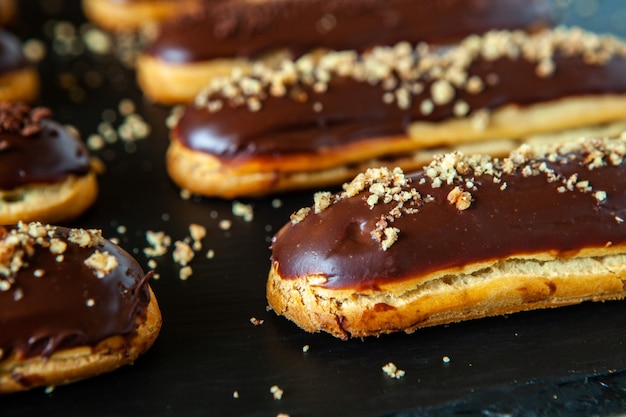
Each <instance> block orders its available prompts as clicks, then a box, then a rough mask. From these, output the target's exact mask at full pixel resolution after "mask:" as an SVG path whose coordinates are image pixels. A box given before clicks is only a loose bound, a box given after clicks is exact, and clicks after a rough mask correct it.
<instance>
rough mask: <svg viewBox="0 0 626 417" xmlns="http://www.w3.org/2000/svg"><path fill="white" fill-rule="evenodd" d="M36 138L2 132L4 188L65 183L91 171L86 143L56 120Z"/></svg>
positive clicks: (0, 148) (0, 150) (45, 123)
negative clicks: (72, 177) (75, 176)
mask: <svg viewBox="0 0 626 417" xmlns="http://www.w3.org/2000/svg"><path fill="white" fill-rule="evenodd" d="M40 123H41V127H42V129H41V131H40V132H38V133H36V134H35V135H32V136H24V135H22V134H20V133H17V132H7V131H2V130H0V189H4V190H11V189H13V188H17V187H21V186H25V185H29V184H37V183H54V182H58V181H62V180H64V179H65V178H67V177H68V175H71V174H75V175H85V174H86V173H87V172H89V169H90V165H89V154H88V152H87V149H86V147H85V146H84V144H83V143H82V142H81V141H80V140H78V139H77V138H76V137H74V136H73V135H72V134H71V133H70V132H69V131H68V130H67V129H65V128H63V127H62V126H60V125H59V124H58V123H56V122H54V121H52V120H42V121H41V122H40Z"/></svg>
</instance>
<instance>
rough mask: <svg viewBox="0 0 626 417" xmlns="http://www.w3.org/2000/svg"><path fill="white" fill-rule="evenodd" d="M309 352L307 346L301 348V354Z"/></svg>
mask: <svg viewBox="0 0 626 417" xmlns="http://www.w3.org/2000/svg"><path fill="white" fill-rule="evenodd" d="M308 351H309V345H304V346H302V352H304V353H307V352H308Z"/></svg>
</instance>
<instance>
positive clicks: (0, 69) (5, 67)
mask: <svg viewBox="0 0 626 417" xmlns="http://www.w3.org/2000/svg"><path fill="white" fill-rule="evenodd" d="M26 64H27V61H26V58H25V57H24V54H23V53H22V43H21V42H20V40H19V39H18V38H17V37H16V36H15V35H13V34H12V33H10V32H7V31H5V30H2V29H0V74H1V73H4V72H8V71H12V70H16V69H19V68H23V67H24V66H25V65H26Z"/></svg>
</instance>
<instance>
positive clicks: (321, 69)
mask: <svg viewBox="0 0 626 417" xmlns="http://www.w3.org/2000/svg"><path fill="white" fill-rule="evenodd" d="M624 71H626V43H624V42H623V41H621V40H619V39H617V38H613V37H609V36H600V35H597V34H593V33H590V32H586V31H583V30H581V29H577V28H570V29H566V28H558V29H555V30H545V31H541V32H539V33H536V34H527V33H525V32H522V31H513V32H511V31H492V32H488V33H486V34H485V35H482V36H477V35H472V36H469V37H467V38H465V39H464V40H463V41H461V42H460V43H459V44H458V45H456V46H452V47H440V46H436V45H429V44H426V43H420V44H419V45H417V46H415V47H413V46H411V45H410V44H408V43H399V44H397V45H395V46H393V47H377V48H373V49H372V50H370V51H368V52H366V53H363V54H357V53H355V52H353V51H337V52H335V51H331V52H325V53H323V54H312V55H305V56H302V57H301V58H299V59H298V60H296V61H291V60H285V61H283V62H282V63H281V64H280V65H279V66H278V67H277V68H270V67H266V66H257V67H255V70H254V71H253V72H252V73H251V74H249V75H243V74H238V75H232V76H231V77H229V78H224V79H218V80H215V81H214V82H213V83H211V84H210V85H209V86H208V88H207V89H205V90H204V91H203V92H202V93H201V94H199V95H198V96H197V98H196V101H195V102H194V103H192V104H190V105H188V106H186V107H185V108H184V111H183V112H182V115H181V116H180V117H179V119H178V121H177V123H176V124H175V125H174V126H173V128H172V131H171V144H170V147H169V150H168V155H167V165H168V170H169V173H170V175H171V177H172V178H173V179H174V181H175V182H176V183H178V184H179V185H180V186H181V187H182V188H185V189H187V190H189V191H191V192H193V193H197V194H202V195H208V196H220V197H226V198H233V197H237V196H242V195H263V194H269V193H274V192H278V191H284V190H293V189H298V188H304V187H320V186H327V185H330V184H341V182H343V181H346V180H348V179H349V178H350V177H351V176H354V175H356V173H357V172H359V171H356V172H355V170H364V169H365V168H366V167H372V166H380V165H382V164H385V165H387V166H399V167H401V168H403V169H404V170H407V171H408V170H413V169H417V168H419V167H420V166H421V165H422V164H424V163H425V162H426V163H427V162H428V159H427V158H429V157H430V156H432V151H433V149H441V148H446V147H447V148H450V147H458V146H460V145H463V146H469V147H470V148H471V147H474V148H477V147H478V148H480V147H482V149H483V150H484V152H488V153H492V154H495V155H498V156H504V155H506V154H507V153H508V152H509V151H510V150H512V149H513V148H514V147H515V146H516V141H521V140H528V139H529V137H531V136H534V135H546V134H547V136H548V137H546V138H544V139H545V140H549V139H551V137H555V136H558V137H559V139H563V138H566V137H567V133H568V132H569V131H570V130H571V129H579V128H589V127H593V128H596V127H599V126H600V125H602V128H606V127H607V126H606V125H609V124H613V123H618V124H621V125H622V126H621V127H620V126H618V128H623V121H624V120H626V78H624V77H623V76H622V74H623V73H624ZM608 127H612V126H608ZM481 152H482V151H481Z"/></svg>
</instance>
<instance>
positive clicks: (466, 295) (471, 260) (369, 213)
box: [267, 136, 626, 339]
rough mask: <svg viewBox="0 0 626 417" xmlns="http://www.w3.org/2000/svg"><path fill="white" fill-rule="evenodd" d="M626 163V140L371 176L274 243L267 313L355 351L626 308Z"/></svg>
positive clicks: (442, 158) (443, 161)
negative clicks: (405, 339) (373, 342)
mask: <svg viewBox="0 0 626 417" xmlns="http://www.w3.org/2000/svg"><path fill="white" fill-rule="evenodd" d="M625 156H626V136H622V137H620V138H612V139H581V140H578V141H570V142H568V143H566V144H561V145H542V146H534V147H533V146H530V145H523V146H522V147H520V148H519V149H517V150H515V151H513V152H512V153H511V154H510V155H509V156H508V157H506V158H501V159H499V158H492V157H489V156H485V155H472V156H470V155H464V154H461V153H449V154H443V155H439V156H437V157H435V158H434V159H433V160H432V162H431V163H430V164H428V165H427V166H426V167H424V168H423V169H421V170H418V171H416V172H414V173H412V174H406V175H405V174H404V173H403V171H402V170H401V169H399V168H396V169H388V168H378V169H370V170H367V171H366V172H364V173H361V174H359V175H357V176H356V177H355V178H354V179H353V180H352V181H351V182H348V183H346V184H345V185H344V186H343V190H342V191H341V192H338V193H335V194H331V193H328V192H319V193H316V194H315V199H314V202H315V204H314V205H313V206H312V207H306V208H303V209H301V210H299V211H297V212H296V213H294V214H293V215H292V217H291V221H290V222H289V223H287V224H286V225H285V226H284V227H283V228H282V229H281V230H280V231H279V232H278V233H277V234H276V235H275V236H274V238H273V240H272V244H271V249H272V254H271V270H270V272H269V279H268V282H267V298H268V301H269V305H270V307H271V308H272V309H273V310H274V311H275V312H276V313H277V314H279V315H283V316H285V317H287V318H288V319H290V320H292V321H293V322H295V323H296V324H297V325H298V326H300V327H301V328H302V329H304V330H306V331H309V332H319V331H323V332H328V333H330V334H332V335H333V336H336V337H338V338H341V339H348V338H350V337H364V336H377V335H381V334H385V333H391V332H397V331H404V332H407V333H411V332H413V331H414V330H416V329H418V328H422V327H426V326H434V325H440V324H446V323H452V322H458V321H463V320H469V319H478V318H482V317H487V316H496V315H502V314H509V313H514V312H519V311H524V310H532V309H540V308H551V307H560V306H565V305H571V304H576V303H581V302H583V301H602V300H613V299H622V298H624V296H625V295H626V291H625V290H624V284H625V281H626V224H625V223H624V220H625V219H626V181H625V178H626V161H625V159H624V158H625Z"/></svg>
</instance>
